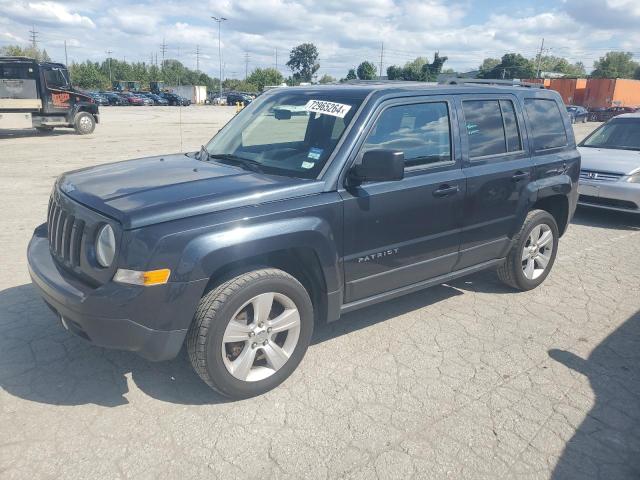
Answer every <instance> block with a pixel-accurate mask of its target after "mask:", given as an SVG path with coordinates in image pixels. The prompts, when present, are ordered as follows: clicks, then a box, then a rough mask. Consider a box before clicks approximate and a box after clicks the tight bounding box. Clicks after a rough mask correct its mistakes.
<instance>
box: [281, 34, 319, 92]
mask: <svg viewBox="0 0 640 480" xmlns="http://www.w3.org/2000/svg"><path fill="white" fill-rule="evenodd" d="M319 55H320V54H319V53H318V49H317V48H316V46H315V45H314V44H313V43H302V44H300V45H298V46H297V47H295V48H294V49H293V50H291V52H290V53H289V61H288V62H287V66H288V67H289V68H290V69H291V71H292V72H293V80H294V81H295V82H296V83H300V82H311V80H312V79H313V74H314V73H316V72H317V71H318V69H319V68H320V64H319V63H318V56H319Z"/></svg>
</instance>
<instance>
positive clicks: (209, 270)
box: [28, 82, 580, 398]
mask: <svg viewBox="0 0 640 480" xmlns="http://www.w3.org/2000/svg"><path fill="white" fill-rule="evenodd" d="M579 170H580V156H579V154H578V152H577V150H576V145H575V140H574V136H573V131H572V129H571V125H570V123H569V118H568V116H567V115H566V113H565V110H564V105H563V103H562V100H561V98H560V96H559V95H558V94H557V93H555V92H553V91H548V90H543V89H537V88H527V87H525V86H502V85H484V84H466V83H465V84H459V85H430V84H425V83H376V82H366V83H363V82H355V83H351V84H345V85H340V86H335V85H331V86H313V87H301V88H282V89H274V90H271V91H268V92H266V93H265V94H263V95H261V96H260V97H259V98H258V99H257V100H256V101H255V102H254V103H252V104H251V105H250V106H248V107H247V108H245V109H244V110H242V111H241V112H240V113H239V114H238V115H237V116H235V117H234V118H233V120H231V121H230V122H229V123H228V124H227V125H226V126H225V127H224V128H223V129H222V130H220V132H218V133H217V134H216V135H215V137H214V138H213V139H212V140H211V141H210V142H209V143H208V144H206V145H205V146H203V147H202V148H201V150H200V151H199V152H192V153H186V154H179V155H176V154H174V155H164V156H159V157H150V158H144V159H138V160H131V161H125V162H119V163H114V164H111V165H103V166H99V167H93V168H87V169H83V170H78V171H75V172H71V173H67V174H64V175H62V176H61V177H60V178H58V180H57V181H56V183H55V186H54V190H53V192H52V195H51V199H50V202H49V211H48V218H47V222H46V223H44V224H42V225H40V226H39V227H38V228H37V229H36V230H35V232H34V235H33V238H32V240H31V242H30V244H29V248H28V258H29V267H30V273H31V277H32V279H33V283H34V285H35V286H36V287H37V288H38V290H39V291H40V293H41V294H42V296H43V297H44V300H45V301H46V302H47V304H48V305H49V306H50V307H51V308H52V309H53V310H54V311H55V312H56V313H57V315H58V316H59V318H60V321H61V323H62V325H63V326H64V327H65V328H67V329H68V330H70V331H71V332H74V333H75V334H77V335H79V336H81V337H83V338H85V339H87V340H88V341H90V342H92V343H94V344H96V345H100V346H104V347H112V348H120V349H126V350H131V351H135V352H138V353H139V354H140V355H142V356H144V357H146V358H148V359H151V360H164V359H170V358H172V357H174V356H175V355H176V354H177V353H178V352H179V351H180V349H181V347H182V345H183V344H184V343H185V342H186V347H187V350H188V353H189V356H190V358H191V362H192V363H193V366H194V368H195V370H196V371H197V372H198V374H199V375H200V376H201V377H202V379H203V380H204V381H205V382H206V383H207V384H209V385H210V386H211V387H213V388H214V389H216V390H218V391H219V392H221V393H222V394H224V395H227V396H230V397H234V398H242V397H249V396H252V395H257V394H260V393H263V392H266V391H267V390H269V389H271V388H274V387H275V386H276V385H278V384H279V383H281V382H282V381H283V380H285V379H286V378H287V377H288V376H289V375H290V374H291V373H292V371H293V370H294V369H295V368H296V367H297V365H298V364H299V363H300V361H301V360H302V357H303V356H304V354H305V351H306V349H307V346H308V345H309V342H310V339H311V334H312V330H313V327H314V324H315V323H316V322H323V321H334V320H337V319H338V318H339V317H340V315H341V314H342V313H345V312H349V311H351V310H354V309H357V308H360V307H364V306H367V305H371V304H374V303H376V302H380V301H383V300H387V299H390V298H394V297H397V296H399V295H403V294H406V293H409V292H414V291H416V290H419V289H422V288H425V287H429V286H432V285H436V284H440V283H442V282H446V281H449V280H451V279H453V278H456V277H460V276H463V275H467V274H470V273H473V272H476V271H478V270H481V269H487V268H494V269H496V270H497V273H498V275H499V277H500V278H501V279H502V280H503V281H504V282H506V283H507V284H508V285H510V286H511V287H513V288H514V289H517V290H528V289H531V288H534V287H537V286H538V285H540V284H541V283H542V282H543V281H544V279H545V278H546V277H547V275H548V274H549V271H550V270H551V268H552V266H553V263H554V260H555V257H556V253H557V249H558V240H559V238H560V236H561V235H562V234H563V233H564V232H565V230H566V228H567V225H568V224H569V221H570V220H571V217H572V215H573V212H574V210H575V206H576V200H577V183H578V176H579Z"/></svg>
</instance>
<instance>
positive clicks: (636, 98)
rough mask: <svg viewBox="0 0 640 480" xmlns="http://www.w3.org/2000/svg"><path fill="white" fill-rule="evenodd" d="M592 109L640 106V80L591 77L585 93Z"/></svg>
mask: <svg viewBox="0 0 640 480" xmlns="http://www.w3.org/2000/svg"><path fill="white" fill-rule="evenodd" d="M583 105H584V106H585V107H587V108H589V109H590V110H593V109H597V108H611V107H640V80H628V79H624V78H590V79H589V80H588V81H587V88H586V91H585V95H584V104H583Z"/></svg>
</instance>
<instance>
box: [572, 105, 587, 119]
mask: <svg viewBox="0 0 640 480" xmlns="http://www.w3.org/2000/svg"><path fill="white" fill-rule="evenodd" d="M567 113H568V114H569V118H571V123H586V122H587V120H588V119H589V110H587V109H586V108H584V107H581V106H579V105H567Z"/></svg>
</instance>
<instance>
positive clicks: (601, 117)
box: [589, 107, 638, 122]
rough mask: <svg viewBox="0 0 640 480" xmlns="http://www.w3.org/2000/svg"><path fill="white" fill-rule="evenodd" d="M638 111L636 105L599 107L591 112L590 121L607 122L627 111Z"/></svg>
mask: <svg viewBox="0 0 640 480" xmlns="http://www.w3.org/2000/svg"><path fill="white" fill-rule="evenodd" d="M637 111H638V108H636V107H610V108H597V109H595V110H591V111H590V112H589V121H591V122H606V121H607V120H609V119H611V118H613V117H617V116H618V115H624V114H625V113H635V112H637Z"/></svg>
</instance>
